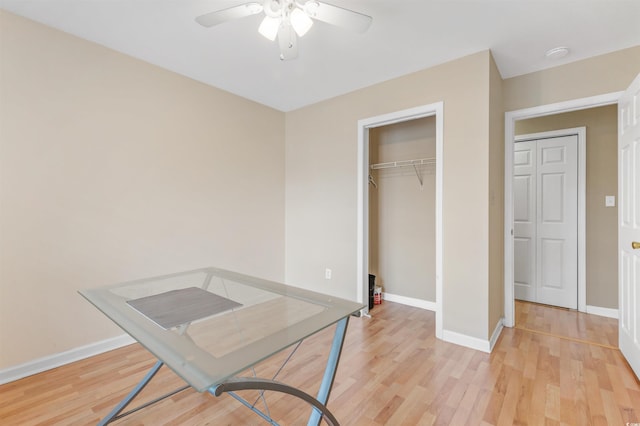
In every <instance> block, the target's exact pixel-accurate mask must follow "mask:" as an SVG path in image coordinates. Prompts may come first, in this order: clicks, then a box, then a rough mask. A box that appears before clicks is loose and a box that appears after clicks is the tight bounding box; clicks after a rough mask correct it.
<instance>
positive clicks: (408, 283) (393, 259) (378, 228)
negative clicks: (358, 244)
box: [369, 116, 436, 302]
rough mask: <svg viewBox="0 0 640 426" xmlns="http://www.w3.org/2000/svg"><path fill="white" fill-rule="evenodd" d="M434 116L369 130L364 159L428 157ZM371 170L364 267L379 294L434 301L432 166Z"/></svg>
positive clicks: (432, 155) (433, 148) (432, 150)
mask: <svg viewBox="0 0 640 426" xmlns="http://www.w3.org/2000/svg"><path fill="white" fill-rule="evenodd" d="M435 123H436V120H435V116H431V117H425V118H420V119H416V120H411V121H405V122H402V123H396V124H391V125H388V126H381V127H376V128H374V129H371V130H370V132H369V141H370V148H369V152H370V155H369V158H370V163H371V164H374V163H385V162H391V161H401V160H412V159H417V158H434V159H435V155H436V127H435ZM417 171H418V174H419V176H420V178H421V179H422V186H421V185H420V181H419V179H418V176H417V175H416V170H414V168H413V167H402V168H392V169H379V170H372V171H371V174H372V175H373V177H374V178H375V181H376V183H377V185H378V188H377V189H376V188H374V187H373V186H370V187H369V189H370V191H369V193H370V197H369V225H370V226H369V243H370V244H369V271H370V272H371V273H373V274H375V275H376V276H377V279H376V285H382V286H383V287H384V288H383V290H384V292H385V293H391V294H394V295H398V296H405V297H411V298H415V299H420V300H427V301H431V302H435V300H436V283H435V281H436V279H435V278H436V272H435V256H436V253H435V247H436V243H435V189H436V179H435V165H428V166H417Z"/></svg>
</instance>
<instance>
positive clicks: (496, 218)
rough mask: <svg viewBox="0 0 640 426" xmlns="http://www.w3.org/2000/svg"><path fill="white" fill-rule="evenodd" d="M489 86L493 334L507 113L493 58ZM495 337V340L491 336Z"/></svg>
mask: <svg viewBox="0 0 640 426" xmlns="http://www.w3.org/2000/svg"><path fill="white" fill-rule="evenodd" d="M489 84H490V86H489V96H490V100H489V105H490V110H489V147H490V150H489V193H488V198H489V330H488V331H489V333H493V330H495V328H496V326H497V325H498V322H499V321H500V320H501V318H502V317H503V316H504V109H503V106H502V78H501V77H500V72H499V71H498V68H497V67H496V64H495V62H494V60H493V58H491V68H490V83H489ZM489 337H491V336H489Z"/></svg>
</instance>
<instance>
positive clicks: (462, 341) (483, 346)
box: [442, 330, 491, 353]
mask: <svg viewBox="0 0 640 426" xmlns="http://www.w3.org/2000/svg"><path fill="white" fill-rule="evenodd" d="M442 340H444V341H445V342H449V343H453V344H456V345H460V346H464V347H465V348H469V349H475V350H477V351H482V352H486V353H491V343H490V342H489V340H483V339H478V338H477V337H471V336H468V335H466V334H462V333H457V332H455V331H450V330H443V332H442Z"/></svg>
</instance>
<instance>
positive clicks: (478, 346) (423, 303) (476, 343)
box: [382, 293, 504, 353]
mask: <svg viewBox="0 0 640 426" xmlns="http://www.w3.org/2000/svg"><path fill="white" fill-rule="evenodd" d="M382 299H383V300H387V301H389V302H396V303H401V304H403V305H408V306H413V307H416V308H422V309H426V310H428V311H433V312H436V303H435V302H430V301H428V300H422V299H415V298H413V297H406V296H398V295H397V294H390V293H382ZM503 327H504V319H503V318H500V321H498V324H496V328H495V329H494V330H493V333H492V334H491V339H490V340H482V339H478V338H477V337H471V336H467V335H466V334H461V333H457V332H455V331H449V330H443V331H442V333H443V334H442V340H444V341H445V342H449V343H454V344H456V345H460V346H465V347H467V348H471V349H475V350H478V351H482V352H487V353H490V352H491V351H492V350H493V347H494V346H495V344H496V342H497V341H498V337H500V333H502V328H503Z"/></svg>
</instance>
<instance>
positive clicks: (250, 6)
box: [245, 2, 263, 15]
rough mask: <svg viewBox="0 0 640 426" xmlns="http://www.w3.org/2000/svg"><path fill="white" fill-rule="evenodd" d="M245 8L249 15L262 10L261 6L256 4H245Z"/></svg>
mask: <svg viewBox="0 0 640 426" xmlns="http://www.w3.org/2000/svg"><path fill="white" fill-rule="evenodd" d="M245 7H246V8H247V9H248V10H249V13H251V14H252V15H255V14H258V13H260V12H262V10H263V7H262V5H261V4H260V3H256V2H253V3H247V4H245Z"/></svg>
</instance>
